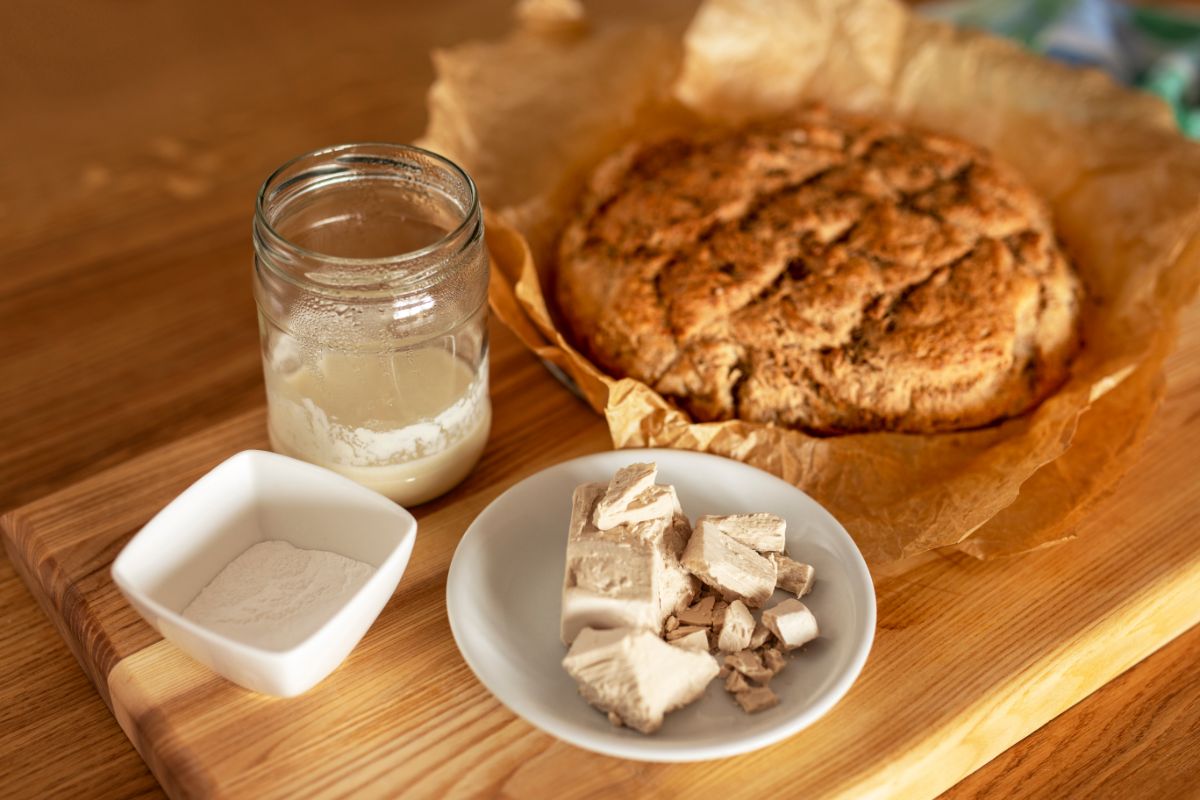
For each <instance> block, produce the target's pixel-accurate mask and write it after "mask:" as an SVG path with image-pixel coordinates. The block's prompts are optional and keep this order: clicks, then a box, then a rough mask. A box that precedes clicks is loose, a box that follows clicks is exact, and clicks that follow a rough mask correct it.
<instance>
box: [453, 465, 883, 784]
mask: <svg viewBox="0 0 1200 800" xmlns="http://www.w3.org/2000/svg"><path fill="white" fill-rule="evenodd" d="M615 453H628V454H631V456H632V457H633V458H638V457H641V456H647V457H652V456H654V455H655V454H669V457H671V458H678V457H681V456H682V457H684V458H692V457H694V458H698V459H701V460H711V459H716V460H719V461H722V462H730V463H732V464H737V465H738V466H740V467H745V468H746V469H750V470H753V471H755V472H759V473H761V475H762V476H764V477H766V478H769V479H771V480H773V481H777V482H779V483H782V484H783V485H784V486H786V487H787V488H789V489H791V490H792V491H795V492H799V493H800V494H801V495H803V496H804V497H805V498H807V499H808V500H809V501H810V502H812V503H813V504H814V505H816V506H817V507H818V508H820V509H821V510H822V511H823V512H824V513H825V514H826V515H827V516H828V517H829V519H830V520H831V521H832V522H833V524H834V525H835V526H836V530H837V532H838V533H840V534H841V536H843V537H844V538H845V540H846V542H847V543H848V544H849V548H850V553H851V554H852V556H855V558H852V559H851V563H850V564H848V565H847V567H848V572H849V573H850V574H851V576H852V579H853V578H857V579H859V580H861V581H862V585H863V586H864V587H865V588H866V591H867V598H866V599H867V600H869V602H868V603H867V604H866V614H865V616H866V619H864V620H863V622H864V632H865V633H864V636H863V638H862V639H861V640H860V641H859V642H858V643H857V645H856V646H855V648H854V651H853V654H852V656H851V659H850V662H849V665H848V668H847V669H845V670H843V671H842V672H841V674H839V675H838V676H837V677H836V679H835V680H834V682H833V683H832V685H831V686H830V687H829V688H828V689H827V690H826V691H825V692H824V693H823V694H822V695H821V696H819V697H818V699H817V701H816V702H814V703H813V704H811V705H809V706H807V707H806V708H805V709H804V710H803V711H802V712H800V713H798V714H796V715H794V716H791V717H788V718H786V719H784V720H782V721H781V722H780V723H779V724H777V725H775V726H774V727H772V728H769V729H767V730H764V731H761V732H759V733H757V734H748V735H745V736H742V737H738V738H735V739H732V740H728V741H723V742H719V743H713V744H705V745H679V746H678V747H677V748H673V747H670V746H667V747H650V748H646V747H645V745H646V744H647V743H653V742H655V741H656V740H655V739H654V737H652V736H649V737H645V740H644V741H643V740H641V739H638V740H632V739H631V740H629V741H628V742H627V743H626V742H624V741H614V740H610V739H603V738H601V739H590V738H588V739H581V738H580V737H577V736H575V735H574V731H573V729H569V728H568V729H566V730H564V729H563V728H562V727H560V726H558V725H556V724H555V723H556V721H557V718H556V717H554V716H553V715H549V714H543V713H541V712H540V711H530V710H527V709H518V708H515V707H514V705H513V703H512V702H510V700H509V698H507V697H505V696H504V694H503V693H501V692H499V691H497V690H496V688H495V687H494V685H493V684H492V683H491V682H490V681H489V680H488V678H487V677H485V675H486V672H485V671H482V670H481V669H480V665H479V664H477V663H476V662H475V661H474V660H472V658H471V656H470V655H469V648H467V647H465V646H464V637H463V634H462V632H461V631H460V630H459V628H458V627H457V626H456V625H455V621H454V618H455V614H454V613H453V611H452V609H453V608H454V607H455V606H456V605H457V603H456V601H455V600H454V599H453V595H452V592H451V587H452V586H453V585H454V581H453V576H454V573H455V568H456V566H457V565H459V564H461V561H460V554H461V553H462V551H463V547H464V544H465V543H466V542H467V541H468V539H470V538H471V537H472V533H473V531H475V529H476V527H477V525H478V523H479V520H480V518H482V517H483V516H484V515H485V514H487V512H489V511H490V510H491V509H492V508H493V507H494V506H496V505H498V504H500V503H501V502H502V501H504V500H505V498H507V497H508V495H509V494H511V493H514V492H516V491H517V490H518V489H520V487H522V486H523V485H524V484H525V483H527V482H529V481H532V480H535V479H537V478H540V477H541V476H543V475H544V474H545V473H547V472H550V471H552V470H559V469H564V468H566V467H568V466H570V465H575V464H578V463H579V462H586V461H591V460H595V459H598V458H608V457H611V456H612V455H613V454H615ZM633 454H639V455H633ZM651 460H653V459H652V458H651ZM459 568H460V569H461V567H459ZM877 607H878V598H877V597H876V594H875V584H874V581H873V580H872V578H871V572H870V569H869V567H868V566H867V562H866V559H865V558H863V555H862V551H861V550H860V549H859V547H858V544H857V543H856V542H855V541H854V538H853V537H852V536H851V535H850V533H849V532H848V531H847V530H846V528H845V526H844V525H842V523H841V522H840V521H839V520H838V519H837V517H835V516H834V515H833V513H832V512H830V511H829V509H827V508H825V506H823V505H822V504H821V503H819V502H817V500H815V499H814V498H813V497H812V496H811V495H809V494H808V493H807V492H805V491H804V490H803V489H800V488H799V487H797V486H795V485H793V484H791V483H789V482H787V481H785V480H783V479H782V478H780V477H779V476H777V475H773V474H771V473H770V472H767V471H766V470H763V469H761V468H759V467H755V466H752V465H750V464H747V463H745V462H743V461H738V460H737V459H733V458H727V457H725V456H720V455H716V454H714V453H703V452H699V451H695V450H685V449H677V448H662V447H646V448H621V449H616V450H600V451H597V452H595V453H587V454H585V455H582V456H576V457H575V458H570V459H567V460H565V461H559V462H557V463H555V464H551V465H549V466H547V467H544V468H542V469H540V470H538V471H536V472H533V473H531V474H529V475H526V476H525V477H524V478H522V479H521V480H519V481H517V482H516V483H514V484H512V485H511V486H509V487H508V488H507V489H505V490H504V491H503V492H501V493H500V494H499V495H497V496H496V497H495V498H493V499H492V501H491V502H489V503H488V504H487V505H486V506H484V508H483V509H481V510H480V511H479V513H478V514H476V515H475V517H474V518H473V519H472V520H471V523H470V524H469V525H468V526H467V529H466V530H465V531H464V532H463V535H462V536H461V537H460V538H459V540H458V544H457V545H455V548H454V555H453V556H452V557H451V559H450V566H449V568H448V569H447V571H446V618H447V621H448V622H449V625H450V634H451V636H452V637H453V638H454V645H455V647H456V648H457V649H458V652H459V655H460V656H461V657H462V659H463V661H464V662H466V664H467V667H468V668H470V670H471V672H472V673H473V674H474V675H475V678H476V680H478V681H479V683H480V684H482V686H483V688H485V689H486V690H487V691H488V692H489V693H490V694H491V695H492V697H494V698H496V700H497V701H499V703H500V704H501V705H503V706H504V707H505V708H507V709H508V710H509V711H510V712H512V713H513V714H514V715H515V716H517V717H518V718H520V719H523V720H525V721H526V722H527V723H529V724H530V725H532V726H533V727H535V728H537V729H538V730H540V731H542V732H543V733H546V734H548V735H550V736H553V737H554V738H555V739H558V740H559V741H562V742H566V743H567V744H569V745H572V746H574V747H578V748H581V749H583V750H588V751H591V752H594V753H600V754H601V755H606V756H612V757H616V758H625V759H629V760H633V761H643V762H655V763H688V762H697V761H709V760H714V759H720V758H728V757H732V756H737V755H743V754H745V753H749V752H753V751H755V750H759V749H761V748H763V747H768V746H770V745H772V744H775V743H776V742H780V741H783V740H784V739H787V738H790V737H792V736H794V735H795V734H797V733H799V732H800V731H801V730H803V729H805V728H807V727H808V726H809V725H811V724H813V723H814V722H816V721H817V720H818V719H820V718H821V717H823V716H825V714H827V713H828V712H829V710H830V709H832V708H833V707H834V706H835V705H837V703H839V702H840V701H841V700H842V698H844V697H845V696H846V694H847V692H849V691H850V687H851V686H853V685H854V683H855V682H856V681H857V680H858V677H859V675H861V674H862V670H863V667H864V666H865V665H866V662H867V659H868V657H869V656H870V653H871V650H872V648H873V646H874V643H875V629H876V626H877V610H878V608H877Z"/></svg>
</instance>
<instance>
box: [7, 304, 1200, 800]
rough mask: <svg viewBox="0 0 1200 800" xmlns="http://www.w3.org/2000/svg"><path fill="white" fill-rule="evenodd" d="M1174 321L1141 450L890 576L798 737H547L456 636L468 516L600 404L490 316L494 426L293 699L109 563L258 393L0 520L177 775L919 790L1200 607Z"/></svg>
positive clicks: (231, 440)
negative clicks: (1111, 477)
mask: <svg viewBox="0 0 1200 800" xmlns="http://www.w3.org/2000/svg"><path fill="white" fill-rule="evenodd" d="M1186 322H1187V327H1186V328H1185V333H1186V336H1185V338H1184V340H1183V342H1182V346H1181V349H1180V351H1179V352H1178V353H1177V354H1176V355H1175V357H1174V359H1173V361H1172V370H1171V375H1172V377H1173V379H1174V381H1173V384H1172V386H1171V388H1170V390H1169V394H1168V399H1167V401H1166V403H1165V405H1164V408H1163V411H1162V413H1161V414H1160V415H1159V417H1158V418H1157V419H1156V420H1155V423H1154V430H1153V432H1152V433H1151V438H1150V441H1149V444H1148V449H1147V451H1146V455H1147V456H1153V457H1143V458H1142V459H1141V461H1140V463H1139V464H1138V465H1137V468H1136V469H1135V471H1134V472H1133V473H1132V474H1131V475H1130V477H1129V478H1128V479H1127V480H1126V481H1125V482H1124V483H1123V484H1122V486H1121V487H1120V489H1119V490H1118V491H1117V492H1116V493H1114V494H1113V496H1112V497H1110V498H1109V499H1108V500H1107V501H1105V503H1104V504H1103V506H1102V507H1101V508H1099V509H1098V510H1097V512H1096V513H1095V514H1094V515H1092V516H1091V517H1090V518H1089V521H1088V522H1087V523H1086V525H1085V526H1084V529H1083V530H1081V531H1080V537H1079V539H1078V540H1077V541H1075V542H1072V543H1070V544H1067V545H1064V546H1061V547H1057V548H1052V549H1049V550H1046V551H1044V552H1041V553H1037V554H1034V555H1030V556H1026V557H1023V558H1018V559H1008V560H996V561H991V562H978V561H974V560H972V559H969V558H967V557H965V556H961V555H951V556H945V557H940V558H935V559H932V560H929V561H927V562H926V563H923V564H921V565H920V566H917V567H915V568H913V569H911V570H909V571H907V572H904V573H902V574H899V575H896V576H894V577H890V578H885V579H882V580H880V581H879V582H878V586H877V589H878V593H879V619H880V629H879V631H878V634H877V638H876V644H875V649H874V651H873V653H872V656H871V659H870V661H869V662H868V665H867V668H866V670H865V671H864V673H863V676H862V678H861V679H860V680H859V682H858V684H856V686H855V687H854V689H853V690H852V691H851V693H850V694H849V695H848V696H847V698H846V699H845V700H844V701H843V702H842V703H841V704H840V705H839V706H837V707H836V708H835V709H834V710H833V712H831V713H830V714H829V715H828V716H827V717H825V718H824V719H822V720H821V721H819V722H818V723H817V724H815V725H814V726H813V727H812V728H810V729H808V730H806V731H804V732H802V733H801V734H799V735H797V736H795V737H792V738H791V739H789V740H787V741H785V742H782V743H780V744H778V745H775V746H773V747H771V748H768V749H766V750H763V751H759V752H757V753H753V754H749V755H746V756H742V757H739V758H735V759H728V760H724V761H718V762H709V763H703V764H674V765H657V764H632V763H625V762H620V761H615V760H613V759H610V758H607V757H603V756H598V755H594V754H591V753H587V752H584V751H581V750H578V749H576V748H574V747H571V746H568V745H565V744H562V743H561V742H557V741H555V740H553V739H552V738H550V737H548V736H545V735H544V734H541V733H539V732H537V731H535V730H533V729H532V728H530V727H529V726H528V725H526V724H525V723H524V722H522V721H520V720H519V719H517V718H515V717H513V715H512V714H511V713H509V712H508V711H507V710H506V709H504V708H503V707H502V706H500V705H499V703H498V702H497V701H496V700H495V699H494V698H492V697H491V696H490V694H489V693H488V692H487V691H486V690H485V689H484V688H483V687H482V686H481V685H480V684H479V683H478V682H477V681H476V680H475V679H474V677H473V676H472V675H471V673H470V671H469V670H468V669H467V667H466V665H465V664H464V663H463V662H462V660H461V658H460V657H459V656H458V654H457V651H456V649H455V646H454V643H453V640H452V638H451V636H450V634H449V630H448V626H447V625H446V622H445V605H444V591H445V575H446V570H447V568H448V565H449V562H450V558H451V556H452V554H453V552H454V548H455V546H456V545H457V542H458V539H459V537H460V536H461V535H462V533H463V531H464V530H465V529H466V527H467V525H468V524H469V522H470V520H471V519H472V518H473V517H474V516H475V515H476V514H477V513H478V512H479V511H480V510H481V509H482V507H483V506H484V505H486V503H487V502H489V501H490V500H491V499H492V498H494V497H495V496H496V495H497V494H498V493H499V492H500V491H502V490H503V489H504V488H507V486H509V485H511V484H512V483H513V482H515V481H516V480H519V479H520V478H521V477H523V476H524V475H527V474H529V473H531V472H533V471H534V470H536V469H539V468H541V467H544V466H546V465H549V464H552V463H556V462H558V461H561V460H562V459H564V458H566V457H569V456H572V455H577V454H580V453H585V452H593V451H595V450H598V449H602V448H604V447H605V446H606V445H607V437H606V433H605V430H604V427H603V425H602V424H601V423H600V421H599V420H598V419H597V418H596V417H594V416H592V415H591V414H590V413H589V412H588V411H587V409H586V408H585V407H584V406H583V405H582V404H581V403H579V402H577V401H575V400H574V399H573V398H572V397H571V396H570V395H569V394H568V393H567V392H566V391H565V390H563V389H562V388H561V387H559V386H557V385H556V384H555V383H554V382H553V380H552V379H551V378H550V377H549V375H548V374H547V373H546V372H545V371H544V370H543V369H542V368H541V367H540V365H538V364H537V363H536V362H534V361H533V360H532V359H531V358H529V356H528V355H527V354H526V353H525V352H523V351H522V350H521V348H520V346H519V345H518V344H517V343H516V341H515V339H514V337H513V336H512V335H511V334H509V333H508V332H506V331H504V330H501V329H495V330H494V331H493V333H494V340H495V350H494V359H493V374H494V375H495V376H496V379H495V381H494V388H493V402H494V406H495V411H496V424H495V428H494V433H493V437H492V439H491V441H490V443H489V447H488V449H487V451H486V453H485V456H484V460H483V462H482V463H481V466H480V468H479V469H478V470H477V471H476V472H475V473H474V474H473V475H472V476H471V478H470V479H469V480H468V481H467V482H466V484H464V485H463V486H462V487H461V488H460V489H458V490H456V491H455V492H453V493H452V494H450V495H448V496H447V497H446V498H443V499H442V500H439V501H436V502H434V503H431V504H429V505H428V506H426V507H423V508H421V509H419V510H418V518H419V520H420V524H421V533H420V535H419V538H418V544H417V547H416V549H415V550H414V553H413V557H412V561H411V562H410V566H409V569H408V572H407V573H406V575H405V578H404V582H403V583H402V585H401V588H400V590H399V591H398V592H397V594H396V595H395V597H393V599H392V601H391V603H389V605H388V607H387V608H386V609H385V610H384V612H383V614H382V615H381V616H380V618H379V620H378V621H377V622H376V624H375V626H374V627H373V628H372V630H371V632H370V633H369V634H368V636H367V637H366V638H365V639H364V640H363V643H362V644H361V645H360V647H359V648H358V649H357V650H356V651H355V652H354V654H353V655H352V657H351V658H350V659H349V660H348V661H347V663H346V664H345V665H344V666H343V667H342V668H341V669H339V670H338V671H337V672H335V673H334V675H333V676H331V677H330V678H329V679H328V680H326V681H325V682H324V683H322V684H320V685H319V686H318V687H317V688H316V689H314V690H312V691H311V692H309V693H307V694H305V695H304V696H302V697H300V698H295V699H292V700H286V701H283V700H276V699H272V698H267V697H262V696H257V695H254V694H252V693H249V692H246V691H245V690H242V689H240V688H238V687H236V686H234V685H232V684H230V683H228V682H226V681H224V680H222V679H221V678H219V677H218V676H216V675H214V674H212V673H210V672H208V671H207V670H205V669H204V668H203V667H200V666H199V665H197V664H194V663H193V662H191V661H190V659H188V658H187V657H186V656H183V655H182V654H181V653H179V652H178V651H177V650H176V649H175V648H174V647H172V646H171V645H170V644H169V643H166V642H163V641H159V640H158V638H157V636H156V635H154V634H153V633H152V632H150V630H149V628H148V627H147V626H145V625H143V624H141V623H140V622H139V620H138V619H137V617H136V615H135V614H134V612H133V611H132V610H131V609H130V608H129V607H128V606H126V605H125V604H124V602H123V600H122V599H121V598H120V597H119V596H118V595H117V594H116V592H115V590H114V589H113V587H112V586H111V584H110V583H109V582H108V581H107V580H106V578H105V577H104V576H105V573H106V571H107V567H108V565H109V564H110V563H111V560H112V558H113V557H114V556H115V554H116V552H117V550H118V549H119V547H120V546H121V545H122V544H123V543H124V541H126V540H127V538H128V536H129V535H131V533H132V532H133V531H135V530H136V529H137V527H138V526H139V525H140V524H142V523H143V522H144V521H145V520H146V519H148V518H149V517H150V516H151V515H152V514H153V513H155V512H156V511H157V510H158V509H159V508H161V506H162V505H163V504H164V503H165V502H167V501H168V500H169V499H170V498H171V497H173V496H174V495H175V494H177V493H178V492H179V491H180V489H181V488H182V485H183V484H186V483H187V482H189V481H191V480H194V479H195V478H196V477H197V476H198V475H200V474H201V473H202V472H203V471H205V470H207V469H208V468H210V467H211V466H213V465H214V464H216V463H217V462H218V461H220V460H221V459H222V458H223V457H225V456H227V455H229V454H231V453H232V452H235V451H237V450H240V449H244V448H247V447H262V446H263V445H264V444H265V440H264V426H263V417H262V414H261V412H259V411H254V412H251V413H249V414H246V415H243V416H240V417H237V418H235V419H233V420H231V421H230V422H228V423H226V424H223V425H220V426H216V427H214V428H212V429H210V430H208V431H205V432H203V433H202V434H199V435H195V436H192V437H188V438H186V439H184V440H181V441H180V442H178V443H176V444H173V445H170V446H167V447H165V448H163V449H161V450H158V451H155V452H152V453H150V454H148V455H145V456H142V457H140V458H138V459H135V460H133V461H130V462H128V463H127V464H124V465H122V466H119V467H116V468H114V469H112V470H110V471H108V472H105V473H103V474H101V475H99V476H96V477H94V478H92V479H89V480H87V481H84V482H82V483H80V484H78V485H76V486H73V487H71V488H69V489H66V490H64V491H62V492H59V493H57V494H55V495H52V496H50V497H48V498H45V499H43V500H40V501H36V502H34V503H31V504H29V505H27V506H25V507H23V508H21V509H18V510H17V511H15V512H13V513H11V514H10V515H8V516H6V517H5V518H4V520H3V524H4V530H5V535H6V538H7V540H8V543H9V545H10V547H11V550H12V552H13V557H14V559H15V560H17V561H19V562H20V563H22V564H23V566H24V568H25V569H26V571H27V572H28V573H29V574H30V575H31V576H32V579H33V580H35V581H36V583H35V585H34V589H35V593H38V592H40V593H42V594H43V595H44V596H45V598H46V600H47V605H48V606H50V607H51V609H52V614H53V615H56V616H58V617H61V619H62V620H63V625H62V629H63V631H64V635H66V636H67V637H68V640H72V639H73V640H74V646H75V649H76V651H77V652H79V653H81V654H82V657H83V660H84V661H85V663H86V664H87V665H88V667H89V669H90V671H91V673H92V674H93V675H94V676H95V677H96V679H97V681H99V682H102V683H103V684H104V686H102V687H101V688H102V693H104V694H107V695H108V696H109V700H110V702H111V704H112V707H113V711H114V714H115V715H116V717H117V719H118V720H119V722H120V723H121V726H122V727H123V728H124V730H125V731H126V733H127V734H128V735H129V737H130V739H131V740H132V741H133V742H134V743H135V745H136V746H137V747H138V750H139V751H140V752H141V753H142V755H143V757H144V758H145V760H146V761H147V763H148V764H149V765H150V767H151V769H152V770H153V771H154V773H155V775H156V776H157V777H158V779H159V781H160V782H161V784H162V785H163V787H164V788H165V789H166V790H167V791H168V792H169V793H170V794H171V795H173V796H177V797H192V796H207V795H211V794H214V793H216V794H231V795H236V796H277V797H286V796H290V795H293V794H295V793H298V792H314V793H317V794H325V793H328V794H334V795H347V794H353V795H356V796H358V795H362V796H387V795H391V794H394V793H395V792H396V791H398V790H400V789H404V790H406V791H408V792H410V793H412V794H414V795H416V796H428V797H441V796H446V795H450V794H474V793H480V792H482V793H487V794H496V793H498V794H503V795H505V796H510V797H514V798H522V797H530V798H535V797H542V796H545V795H546V794H547V793H549V792H551V791H553V792H554V793H555V794H557V796H560V797H585V796H589V795H592V794H603V795H608V794H612V793H615V792H618V791H622V790H627V789H629V788H632V787H634V786H636V787H637V789H638V790H639V791H643V792H648V793H650V794H656V795H663V796H677V795H683V794H692V793H696V792H699V791H707V792H717V793H722V794H723V793H735V792H738V791H752V792H754V793H755V794H760V795H761V794H767V795H780V794H786V793H799V794H802V795H804V796H818V797H872V796H877V797H887V796H892V795H895V794H902V795H905V796H913V797H932V796H934V795H936V794H937V793H939V792H941V791H944V790H946V789H948V788H950V787H951V786H953V784H954V783H955V782H956V781H957V780H959V779H960V778H963V777H965V776H967V775H968V774H970V773H971V772H972V771H973V770H975V769H976V768H977V767H979V766H980V765H982V764H984V763H986V762H987V761H988V760H990V759H991V758H993V757H995V756H996V755H998V754H1000V753H1001V752H1002V751H1003V750H1004V748H1006V747H1007V746H1008V745H1010V744H1012V743H1014V742H1017V741H1018V740H1020V739H1021V738H1022V737H1023V736H1025V735H1026V734H1028V733H1029V732H1031V731H1033V730H1036V729H1037V728H1039V727H1041V726H1042V725H1043V724H1045V723H1046V722H1047V721H1049V720H1050V719H1052V718H1053V717H1054V716H1055V715H1056V714H1058V713H1060V712H1062V711H1065V710H1066V709H1068V708H1070V706H1071V705H1073V704H1074V703H1075V702H1077V701H1078V700H1080V699H1082V698H1084V697H1086V696H1087V695H1088V694H1090V693H1091V692H1092V691H1093V690H1095V689H1096V688H1098V687H1100V686H1102V685H1103V684H1104V683H1106V682H1107V681H1109V680H1111V679H1112V678H1114V677H1116V676H1117V675H1119V674H1120V673H1121V672H1122V671H1124V670H1125V669H1127V668H1129V667H1130V666H1133V665H1134V664H1136V663H1137V662H1138V661H1139V660H1141V659H1142V658H1144V657H1145V656H1146V655H1149V654H1150V653H1152V652H1153V651H1154V650H1155V649H1157V648H1158V647H1159V646H1161V645H1162V644H1163V643H1165V642H1168V641H1170V640H1171V639H1173V638H1174V637H1176V636H1178V635H1179V634H1181V633H1182V632H1183V631H1185V630H1186V629H1188V628H1189V627H1191V626H1192V625H1194V624H1196V623H1197V622H1200V607H1197V606H1196V604H1195V602H1194V592H1195V587H1196V586H1197V585H1200V506H1198V505H1197V504H1196V503H1195V502H1194V501H1193V498H1192V497H1191V496H1190V495H1189V494H1188V493H1186V492H1180V491H1178V486H1180V485H1181V484H1182V482H1183V481H1184V480H1185V478H1186V476H1189V475H1194V474H1196V473H1197V471H1200V426H1196V425H1190V426H1189V425H1188V424H1187V421H1188V420H1189V419H1190V418H1192V417H1194V416H1195V414H1196V412H1195V408H1196V402H1195V400H1196V398H1197V397H1198V396H1200V314H1196V313H1192V314H1190V315H1189V316H1188V317H1187V320H1186ZM534 432H536V434H535V433H534ZM104 689H107V691H104ZM569 776H586V779H576V780H574V781H573V782H571V783H567V782H565V779H566V778H567V777H569ZM998 791H1006V787H1005V786H1004V785H1001V786H1000V788H999V789H998Z"/></svg>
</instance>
